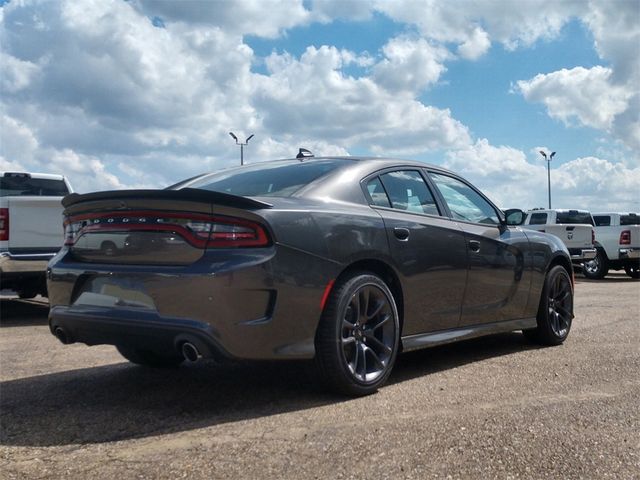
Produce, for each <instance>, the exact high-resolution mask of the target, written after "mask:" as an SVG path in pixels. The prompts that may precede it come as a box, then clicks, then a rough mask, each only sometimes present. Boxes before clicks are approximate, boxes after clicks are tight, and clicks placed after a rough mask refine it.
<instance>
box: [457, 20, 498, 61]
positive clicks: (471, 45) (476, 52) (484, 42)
mask: <svg viewBox="0 0 640 480" xmlns="http://www.w3.org/2000/svg"><path fill="white" fill-rule="evenodd" d="M489 47H491V40H489V34H488V33H487V32H485V31H484V30H483V29H481V28H480V27H477V28H476V29H475V30H474V31H473V33H472V34H471V36H470V37H469V38H467V40H465V41H464V42H463V43H461V44H460V45H459V46H458V54H459V55H460V56H461V57H462V58H466V59H467V60H477V59H478V58H480V57H481V56H482V55H484V54H485V53H486V52H487V51H488V50H489Z"/></svg>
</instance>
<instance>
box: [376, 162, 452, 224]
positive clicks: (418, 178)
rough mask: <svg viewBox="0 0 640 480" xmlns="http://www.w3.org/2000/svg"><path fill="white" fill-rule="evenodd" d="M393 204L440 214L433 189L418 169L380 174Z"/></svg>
mask: <svg viewBox="0 0 640 480" xmlns="http://www.w3.org/2000/svg"><path fill="white" fill-rule="evenodd" d="M380 180H381V181H382V184H383V185H384V190H385V191H386V193H387V195H388V196H389V200H390V201H391V206H392V207H393V208H396V209H398V210H406V211H408V212H415V213H426V214H429V215H440V212H438V207H437V206H436V202H435V200H434V198H433V195H432V194H431V191H430V190H429V188H428V187H427V184H426V183H425V182H424V179H423V178H422V175H420V172H418V171H416V170H400V171H397V172H389V173H385V174H383V175H380Z"/></svg>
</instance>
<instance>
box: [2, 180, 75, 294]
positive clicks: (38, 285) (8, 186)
mask: <svg viewBox="0 0 640 480" xmlns="http://www.w3.org/2000/svg"><path fill="white" fill-rule="evenodd" d="M70 191H71V188H70V187H69V184H68V182H67V181H66V179H65V178H64V177H63V176H61V175H49V174H35V173H33V174H32V173H26V172H6V173H5V172H0V289H11V290H15V291H16V292H17V293H18V295H20V297H22V298H29V297H33V296H35V295H37V294H39V293H40V294H46V283H45V274H46V269H47V263H48V262H49V260H50V259H51V258H53V256H55V254H56V253H57V252H58V250H60V247H61V246H62V243H63V241H64V232H63V229H62V211H63V207H62V203H61V202H62V198H63V196H64V195H66V194H67V193H69V192H70Z"/></svg>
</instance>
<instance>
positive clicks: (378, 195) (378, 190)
mask: <svg viewBox="0 0 640 480" xmlns="http://www.w3.org/2000/svg"><path fill="white" fill-rule="evenodd" d="M367 191H368V192H369V196H370V197H371V200H372V203H373V204H374V205H377V206H379V207H390V206H391V204H390V203H389V197H387V193H386V192H385V191H384V188H383V186H382V183H381V182H380V179H379V178H378V177H376V178H374V179H373V180H369V182H367Z"/></svg>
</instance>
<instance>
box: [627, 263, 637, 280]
mask: <svg viewBox="0 0 640 480" xmlns="http://www.w3.org/2000/svg"><path fill="white" fill-rule="evenodd" d="M624 271H625V273H626V274H627V275H629V276H630V277H631V278H640V268H638V265H627V266H625V267H624Z"/></svg>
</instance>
